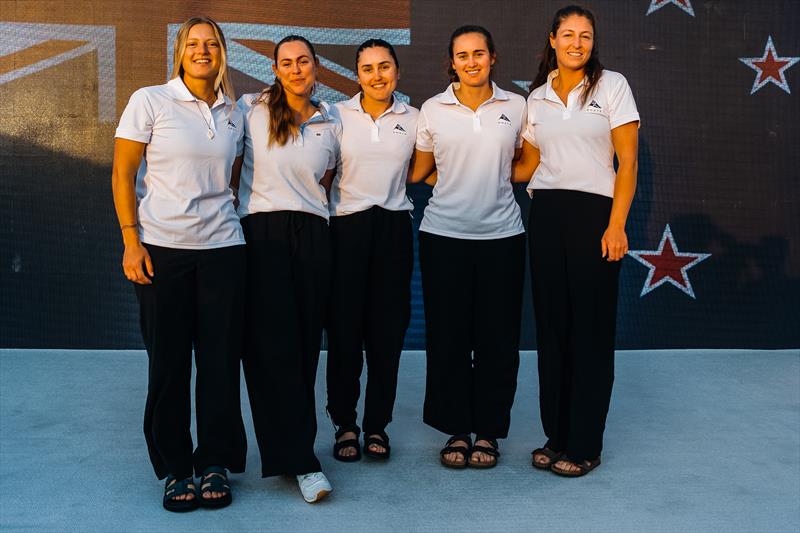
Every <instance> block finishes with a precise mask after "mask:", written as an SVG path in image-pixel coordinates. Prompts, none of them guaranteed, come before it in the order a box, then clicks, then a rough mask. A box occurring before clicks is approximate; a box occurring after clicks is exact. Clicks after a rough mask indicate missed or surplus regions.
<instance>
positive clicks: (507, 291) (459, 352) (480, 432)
mask: <svg viewBox="0 0 800 533" xmlns="http://www.w3.org/2000/svg"><path fill="white" fill-rule="evenodd" d="M448 52H449V59H450V79H451V82H452V83H451V84H450V85H449V86H448V87H447V89H446V90H445V91H444V92H443V93H440V94H439V95H437V96H434V97H433V98H430V99H429V100H427V101H426V102H425V103H424V104H422V108H421V109H420V115H419V120H418V126H417V145H416V152H415V161H414V167H413V170H412V173H411V176H410V178H409V180H410V181H411V182H416V181H421V180H423V179H426V178H427V177H428V176H429V175H430V174H431V172H433V171H434V170H436V172H437V173H438V175H437V178H436V185H435V186H434V188H433V196H432V197H431V199H430V201H429V202H428V206H427V207H426V208H425V216H424V217H423V219H422V223H421V225H420V231H419V262H420V269H421V271H422V295H423V299H424V302H425V348H426V355H427V376H426V384H425V407H424V415H423V416H424V421H425V423H426V424H428V425H430V426H432V427H434V428H436V429H438V430H439V431H441V432H443V433H445V434H447V435H450V438H449V439H448V441H447V444H446V445H445V447H444V449H442V450H441V453H440V460H441V463H442V464H443V465H445V466H447V467H450V468H464V467H466V466H469V467H473V468H491V467H493V466H495V465H496V464H497V458H498V457H499V456H500V452H499V449H498V443H497V439H502V438H505V437H506V436H507V435H508V428H509V424H510V420H511V405H512V404H513V402H514V393H515V392H516V388H517V370H518V368H519V334H520V320H521V312H522V284H523V279H524V275H525V235H524V234H525V228H524V227H523V225H522V219H521V216H520V209H519V206H518V205H517V202H516V200H515V199H514V193H513V190H512V185H511V165H512V160H513V159H514V158H515V157H516V156H517V153H518V149H519V147H520V146H521V144H522V137H521V134H522V131H523V128H524V124H525V115H526V114H525V99H524V98H522V97H521V96H519V95H518V94H515V93H512V92H506V91H504V90H502V89H501V88H500V87H498V86H497V85H496V84H495V83H494V82H493V81H492V79H491V77H492V76H491V74H492V70H493V68H494V64H495V62H496V60H497V54H496V52H495V46H494V40H493V39H492V36H491V34H490V33H489V31H488V30H486V29H485V28H483V27H481V26H462V27H460V28H458V29H456V30H455V31H454V32H453V34H452V36H451V37H450V45H449V47H448ZM473 434H474V435H475V445H474V446H473V445H472V435H473Z"/></svg>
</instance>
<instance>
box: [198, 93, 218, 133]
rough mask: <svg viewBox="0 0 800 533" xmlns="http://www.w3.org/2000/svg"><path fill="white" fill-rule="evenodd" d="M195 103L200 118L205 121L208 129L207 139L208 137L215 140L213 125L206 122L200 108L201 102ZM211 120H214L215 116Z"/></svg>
mask: <svg viewBox="0 0 800 533" xmlns="http://www.w3.org/2000/svg"><path fill="white" fill-rule="evenodd" d="M194 103H195V105H196V106H197V111H199V112H200V118H202V119H203V124H205V125H206V127H207V128H208V130H207V131H206V137H208V138H209V139H213V138H214V130H213V129H211V124H209V122H208V121H207V120H206V116H205V115H204V114H203V109H202V108H201V107H200V102H198V101H197V100H195V101H194ZM209 111H210V109H209ZM211 120H214V116H213V115H212V116H211Z"/></svg>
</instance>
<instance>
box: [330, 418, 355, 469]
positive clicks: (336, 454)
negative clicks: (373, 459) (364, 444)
mask: <svg viewBox="0 0 800 533" xmlns="http://www.w3.org/2000/svg"><path fill="white" fill-rule="evenodd" d="M347 432H352V433H355V434H356V438H354V439H346V440H343V441H341V442H339V438H340V437H341V436H342V435H344V434H345V433H347ZM360 434H361V429H360V428H359V427H358V426H345V427H341V428H339V429H338V430H337V431H336V435H335V436H334V438H335V439H336V441H337V442H335V443H334V444H333V458H334V459H336V460H337V461H341V462H343V463H355V462H356V461H360V460H361V448H359V446H358V436H359V435H360ZM345 448H355V449H356V454H355V455H351V456H346V455H341V453H340V452H341V451H342V450H344V449H345Z"/></svg>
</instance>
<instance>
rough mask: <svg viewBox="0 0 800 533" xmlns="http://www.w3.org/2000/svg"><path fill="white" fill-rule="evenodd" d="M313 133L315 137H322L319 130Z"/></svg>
mask: <svg viewBox="0 0 800 533" xmlns="http://www.w3.org/2000/svg"><path fill="white" fill-rule="evenodd" d="M314 135H316V136H317V137H322V132H321V131H315V132H314Z"/></svg>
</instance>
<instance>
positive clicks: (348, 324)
mask: <svg viewBox="0 0 800 533" xmlns="http://www.w3.org/2000/svg"><path fill="white" fill-rule="evenodd" d="M356 72H357V74H358V82H359V85H360V86H361V90H360V91H359V92H358V93H357V94H356V95H355V96H354V97H353V98H351V99H350V100H347V101H345V102H340V103H338V104H336V110H337V111H338V113H339V118H340V119H341V121H342V140H341V145H342V146H341V158H340V159H339V167H338V172H337V176H336V178H335V180H334V183H333V190H332V194H331V206H330V207H331V215H332V217H331V238H332V243H333V286H332V287H333V289H332V291H333V292H332V295H331V303H330V306H329V313H328V325H327V331H328V366H327V383H328V413H330V415H331V419H332V420H333V423H334V424H335V425H336V427H337V431H336V443H335V444H334V448H333V456H334V457H335V458H336V459H337V460H339V461H344V462H352V461H357V460H359V459H360V458H361V450H360V448H359V443H358V435H359V433H360V429H361V428H359V427H358V425H357V424H356V404H357V403H358V396H359V393H360V392H361V386H360V383H359V379H360V376H361V370H362V368H363V365H364V358H365V357H366V360H367V386H366V396H365V398H364V417H363V427H364V453H365V454H366V455H368V456H370V457H373V458H376V459H388V458H389V454H390V452H391V448H390V446H389V436H388V435H387V434H386V426H387V425H388V424H389V422H391V420H392V410H393V408H394V400H395V395H396V391H397V372H398V367H399V364H400V353H401V352H402V350H403V338H404V337H405V332H406V328H407V327H408V321H409V318H410V316H411V271H412V268H413V264H414V243H413V236H412V233H411V232H412V230H411V216H410V214H409V211H410V210H411V209H413V204H412V203H411V201H410V200H409V199H408V197H407V196H406V176H407V174H408V166H409V162H410V160H411V156H412V154H413V153H414V140H415V132H416V129H417V115H418V114H419V111H417V109H415V108H413V107H411V106H410V105H406V104H405V103H403V102H402V101H400V100H399V99H398V98H397V95H396V94H395V93H394V90H395V88H396V87H397V81H398V79H399V78H400V65H399V62H398V60H397V55H396V54H395V51H394V48H393V47H392V45H391V44H389V43H388V42H386V41H384V40H382V39H369V40H367V41H365V42H364V43H362V44H361V46H359V47H358V50H357V51H356Z"/></svg>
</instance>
